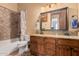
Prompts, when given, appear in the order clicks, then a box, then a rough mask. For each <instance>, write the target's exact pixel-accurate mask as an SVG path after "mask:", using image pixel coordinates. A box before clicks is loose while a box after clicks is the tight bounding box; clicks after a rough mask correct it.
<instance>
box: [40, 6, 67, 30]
mask: <svg viewBox="0 0 79 59" xmlns="http://www.w3.org/2000/svg"><path fill="white" fill-rule="evenodd" d="M67 9H68V8H67V7H65V8H62V9H57V10H53V11H49V12H46V13H41V22H42V23H41V24H42V27H41V28H42V30H67V29H68V27H67Z"/></svg>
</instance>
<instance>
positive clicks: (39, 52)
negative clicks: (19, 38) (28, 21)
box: [37, 37, 45, 56]
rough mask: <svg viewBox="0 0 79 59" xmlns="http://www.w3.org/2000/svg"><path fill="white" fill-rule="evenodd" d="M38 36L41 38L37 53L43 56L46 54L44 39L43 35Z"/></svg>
mask: <svg viewBox="0 0 79 59" xmlns="http://www.w3.org/2000/svg"><path fill="white" fill-rule="evenodd" d="M38 38H40V39H39V40H38V43H37V50H38V51H37V55H39V56H43V55H45V49H44V39H43V37H38Z"/></svg>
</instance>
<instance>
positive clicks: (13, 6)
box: [0, 3, 18, 11]
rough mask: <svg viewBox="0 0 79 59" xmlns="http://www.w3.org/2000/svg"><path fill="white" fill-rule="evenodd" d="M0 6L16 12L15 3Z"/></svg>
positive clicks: (0, 4)
mask: <svg viewBox="0 0 79 59" xmlns="http://www.w3.org/2000/svg"><path fill="white" fill-rule="evenodd" d="M0 6H3V7H6V8H8V9H11V10H14V11H17V10H18V9H17V8H18V6H17V4H16V3H0Z"/></svg>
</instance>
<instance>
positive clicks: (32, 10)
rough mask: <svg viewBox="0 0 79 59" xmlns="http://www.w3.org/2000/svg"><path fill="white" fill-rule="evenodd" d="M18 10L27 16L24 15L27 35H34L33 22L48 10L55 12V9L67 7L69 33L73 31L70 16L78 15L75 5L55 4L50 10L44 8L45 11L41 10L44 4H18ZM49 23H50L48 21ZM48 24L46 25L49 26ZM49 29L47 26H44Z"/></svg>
mask: <svg viewBox="0 0 79 59" xmlns="http://www.w3.org/2000/svg"><path fill="white" fill-rule="evenodd" d="M18 6H19V10H22V9H24V10H26V11H27V14H26V17H27V19H26V22H27V30H28V33H35V22H36V20H37V19H38V16H39V14H40V13H41V12H45V11H49V10H55V9H59V8H63V7H69V19H68V20H69V31H72V30H73V29H72V28H71V26H70V20H71V16H72V15H77V14H78V8H77V6H78V5H77V4H73V3H72V4H70V3H69V4H64V3H63V4H56V5H53V7H52V8H50V9H48V7H46V8H47V9H45V10H44V9H43V10H42V9H41V7H42V6H45V4H19V5H18ZM49 22H50V21H49ZM49 22H48V23H47V24H49ZM46 27H49V26H46Z"/></svg>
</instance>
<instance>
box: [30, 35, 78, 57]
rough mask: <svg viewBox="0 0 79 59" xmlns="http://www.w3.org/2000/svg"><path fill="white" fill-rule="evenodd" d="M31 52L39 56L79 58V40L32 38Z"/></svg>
mask: <svg viewBox="0 0 79 59" xmlns="http://www.w3.org/2000/svg"><path fill="white" fill-rule="evenodd" d="M30 38H31V39H30V41H31V43H30V51H31V53H32V54H33V55H38V56H79V40H76V39H64V38H53V37H41V36H31V37H30Z"/></svg>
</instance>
